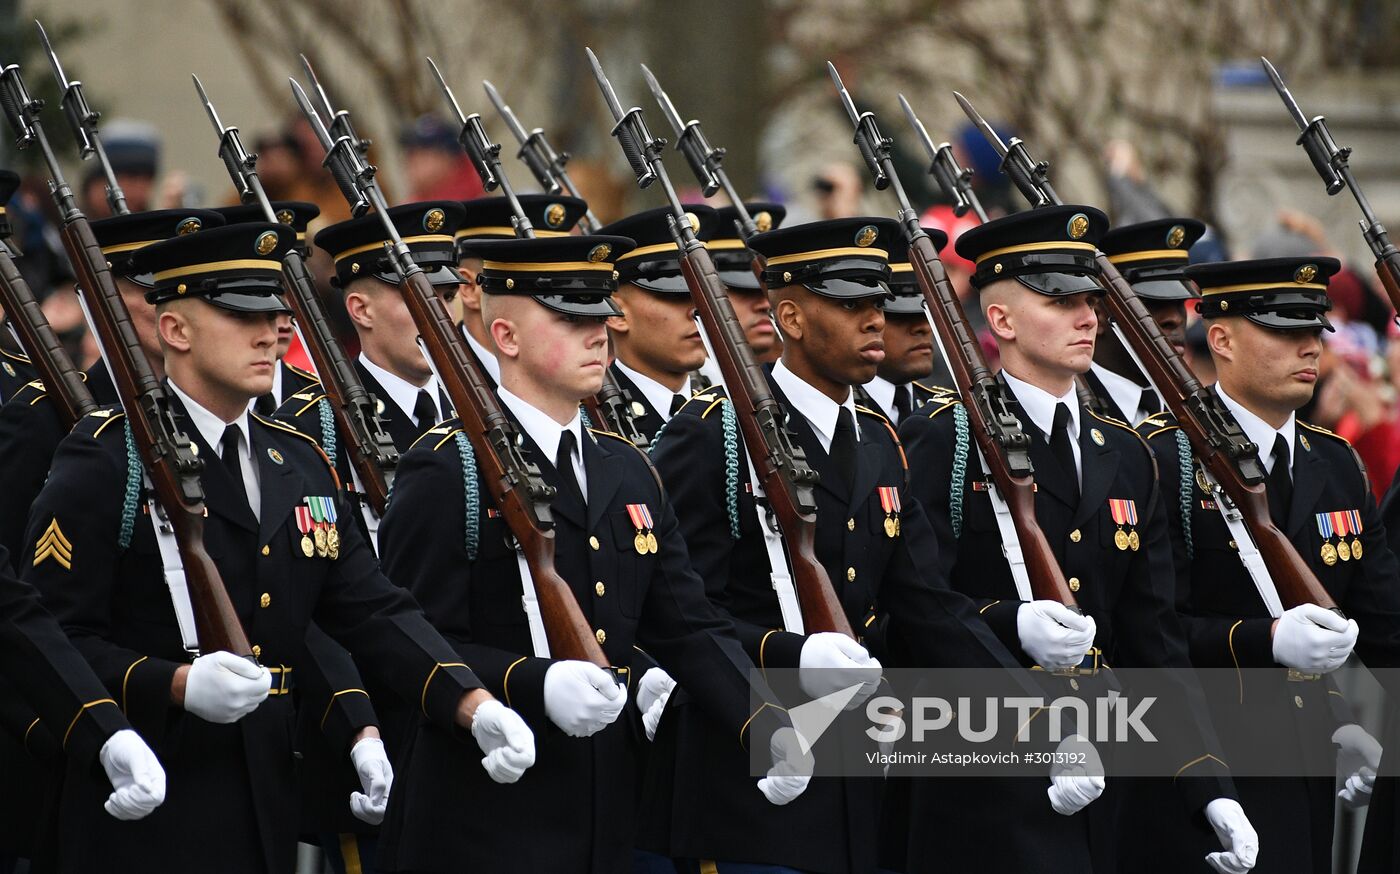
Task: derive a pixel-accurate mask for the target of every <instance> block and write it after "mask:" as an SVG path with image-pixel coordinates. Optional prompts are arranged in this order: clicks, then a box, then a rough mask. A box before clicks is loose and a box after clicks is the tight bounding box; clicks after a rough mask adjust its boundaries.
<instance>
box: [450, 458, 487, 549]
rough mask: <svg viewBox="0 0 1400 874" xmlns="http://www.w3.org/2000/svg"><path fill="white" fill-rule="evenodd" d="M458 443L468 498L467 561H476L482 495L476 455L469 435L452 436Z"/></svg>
mask: <svg viewBox="0 0 1400 874" xmlns="http://www.w3.org/2000/svg"><path fill="white" fill-rule="evenodd" d="M452 439H453V440H454V441H456V443H457V458H458V459H459V460H460V461H461V462H462V489H463V491H465V492H466V497H467V507H466V510H467V524H466V538H467V561H476V547H477V538H478V537H479V535H480V531H481V494H480V490H479V489H478V488H477V484H476V453H474V452H473V451H472V444H471V441H470V440H468V439H467V435H465V434H463V433H462V432H461V431H458V432H457V433H456V434H453V435H452Z"/></svg>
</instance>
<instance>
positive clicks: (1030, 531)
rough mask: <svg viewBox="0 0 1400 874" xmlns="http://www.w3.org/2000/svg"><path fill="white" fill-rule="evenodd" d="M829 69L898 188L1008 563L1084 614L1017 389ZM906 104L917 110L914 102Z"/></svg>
mask: <svg viewBox="0 0 1400 874" xmlns="http://www.w3.org/2000/svg"><path fill="white" fill-rule="evenodd" d="M826 67H827V72H828V73H830V74H831V79H832V81H833V82H834V83H835V84H836V91H837V93H838V94H839V95H840V97H841V105H842V106H844V107H845V109H846V114H847V115H848V116H849V117H850V119H851V124H852V125H854V126H855V130H856V133H855V145H856V148H857V149H858V150H859V151H860V154H861V156H862V157H864V158H865V163H866V166H867V167H869V168H870V172H871V175H872V176H873V177H874V179H875V187H876V188H877V189H885V188H892V189H893V191H894V195H895V200H896V201H897V202H898V204H899V213H898V218H899V224H900V227H901V228H902V229H903V230H904V236H905V239H907V240H908V241H909V263H910V264H911V265H912V266H913V268H914V278H915V280H916V281H917V282H918V283H919V289H920V290H921V291H922V292H923V293H924V300H925V301H926V302H927V303H928V310H929V314H930V315H931V316H932V317H933V325H934V328H935V329H936V330H937V331H938V338H939V345H940V346H941V347H942V349H943V350H944V355H945V358H946V359H947V362H948V371H949V373H951V374H952V375H953V381H954V384H955V385H956V386H957V388H958V393H959V394H960V395H961V396H962V398H963V400H964V402H965V403H964V406H965V408H966V410H967V416H968V420H969V422H970V424H971V428H970V430H971V431H972V434H973V437H974V439H975V440H976V442H977V449H978V452H979V454H980V455H981V456H982V459H983V463H984V464H985V465H986V467H987V470H988V472H989V473H990V475H991V478H992V482H993V483H994V484H995V486H996V491H997V495H998V496H999V497H1000V498H1001V499H1002V500H1004V501H1005V502H1006V505H1007V508H1008V509H1009V511H1010V514H1011V522H1012V525H1013V527H1014V529H1015V541H1014V542H1004V543H1003V548H1004V550H1005V551H1006V553H1007V558H1008V561H1014V558H1015V557H1016V555H1017V551H1018V550H1019V554H1020V558H1021V560H1022V561H1024V563H1025V568H1026V575H1027V577H1028V578H1029V583H1030V589H1031V593H1032V595H1033V596H1034V597H1035V598H1036V599H1039V600H1053V601H1058V602H1060V603H1061V604H1064V605H1065V606H1066V607H1069V608H1070V609H1073V610H1076V611H1078V610H1079V607H1078V603H1077V601H1076V600H1075V597H1074V594H1073V593H1072V592H1071V591H1070V588H1069V583H1068V582H1067V581H1066V580H1065V574H1064V571H1063V569H1061V568H1060V563H1059V561H1058V560H1057V559H1056V558H1055V552H1054V550H1052V549H1051V548H1050V541H1049V540H1048V539H1047V538H1046V537H1045V532H1044V531H1042V530H1041V528H1040V522H1039V521H1038V520H1037V519H1036V516H1035V479H1034V477H1033V474H1034V469H1033V467H1032V465H1031V457H1030V448H1031V439H1030V437H1029V435H1027V434H1026V432H1025V431H1024V430H1023V429H1022V428H1021V423H1020V420H1018V419H1017V418H1016V416H1015V415H1014V414H1013V413H1012V412H1011V410H1010V390H1009V389H1008V388H1007V387H1006V384H1005V383H1002V382H1000V381H999V380H997V378H996V377H995V376H993V375H992V371H991V368H989V367H988V366H987V362H986V359H985V358H984V357H983V356H982V347H981V346H980V345H979V344H978V342H977V337H976V336H975V335H974V334H973V332H972V329H971V328H970V327H969V326H968V323H967V315H966V314H965V313H964V312H963V308H962V301H960V300H958V295H957V292H956V291H954V290H953V285H952V283H951V282H949V281H948V273H947V271H945V270H944V269H943V262H942V261H940V260H939V259H938V252H937V250H935V249H934V247H933V241H932V240H930V239H929V236H928V234H927V233H925V231H924V229H923V228H922V227H921V226H920V225H919V214H918V213H917V212H915V211H914V208H913V206H912V205H910V203H909V197H908V195H906V194H905V193H904V186H903V185H902V184H901V183H900V181H899V176H898V174H897V173H896V172H895V169H894V162H893V160H892V159H891V148H892V147H893V146H894V140H892V139H890V138H888V137H886V136H884V135H882V134H881V133H880V129H879V127H878V126H877V125H876V123H875V114H874V113H872V112H864V113H862V112H859V111H857V109H856V105H855V102H854V101H853V100H852V99H851V95H850V94H849V93H848V92H847V91H846V87H845V85H844V84H842V82H841V76H840V74H839V73H837V72H836V66H835V65H834V64H832V63H831V62H830V61H828V62H827V65H826ZM905 108H906V111H908V112H909V113H910V114H911V115H912V114H913V110H911V109H909V108H908V104H907V103H906V104H905ZM915 121H917V118H915ZM919 127H922V125H919ZM1003 539H1004V540H1009V539H1010V538H1006V537H1004V538H1003Z"/></svg>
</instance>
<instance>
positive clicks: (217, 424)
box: [169, 379, 262, 519]
mask: <svg viewBox="0 0 1400 874" xmlns="http://www.w3.org/2000/svg"><path fill="white" fill-rule="evenodd" d="M169 382H170V388H171V389H173V390H174V392H175V396H176V397H178V398H179V399H180V403H182V404H184V405H185V414H186V415H187V416H189V419H190V422H191V423H193V424H194V427H195V430H196V431H198V432H199V436H200V437H202V438H204V442H205V443H206V444H208V446H209V448H210V449H213V450H214V452H215V454H217V455H218V456H219V457H220V458H223V457H224V446H223V441H224V429H225V428H227V427H228V426H229V425H233V426H235V427H237V428H238V466H239V468H241V469H242V471H243V490H244V491H245V492H247V493H248V507H249V508H250V509H251V510H252V511H253V518H255V519H256V518H261V517H260V515H259V514H260V513H261V512H262V489H260V488H259V487H258V465H257V464H256V463H255V462H254V461H253V440H252V435H250V434H249V433H248V412H247V410H246V409H245V410H244V412H243V414H242V415H240V416H239V417H238V419H237V420H236V421H233V422H225V421H224V420H223V419H220V418H219V417H218V416H216V415H214V414H213V413H211V412H209V410H207V409H205V408H204V407H203V406H201V405H200V404H199V402H198V401H196V400H195V399H194V398H192V397H190V396H189V395H187V394H185V392H184V390H182V389H181V388H180V387H179V386H178V385H176V384H175V380H173V379H172V380H169Z"/></svg>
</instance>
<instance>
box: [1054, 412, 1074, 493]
mask: <svg viewBox="0 0 1400 874" xmlns="http://www.w3.org/2000/svg"><path fill="white" fill-rule="evenodd" d="M1050 453H1051V454H1052V455H1054V456H1055V460H1056V461H1058V462H1059V463H1060V467H1061V468H1063V469H1064V472H1065V473H1067V474H1069V479H1070V482H1072V483H1074V493H1075V495H1078V494H1079V468H1077V467H1075V465H1074V448H1073V447H1072V446H1070V442H1069V407H1068V406H1066V405H1065V404H1056V405H1055V421H1054V423H1053V424H1052V425H1051V426H1050Z"/></svg>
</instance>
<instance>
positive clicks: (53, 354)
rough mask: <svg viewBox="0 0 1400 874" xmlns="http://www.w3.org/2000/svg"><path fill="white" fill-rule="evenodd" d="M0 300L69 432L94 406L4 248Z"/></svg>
mask: <svg viewBox="0 0 1400 874" xmlns="http://www.w3.org/2000/svg"><path fill="white" fill-rule="evenodd" d="M0 299H2V300H3V302H4V305H5V312H6V314H8V316H9V321H10V324H12V325H14V326H15V331H16V332H18V334H19V338H20V342H21V344H22V345H23V346H24V350H25V351H26V352H28V353H29V360H30V361H31V362H33V364H34V368H35V369H36V370H38V371H39V378H40V380H42V381H43V383H44V389H45V391H47V392H48V394H49V396H50V397H51V398H52V399H53V403H54V404H55V408H56V409H57V410H58V416H59V419H60V420H62V422H63V425H64V427H65V428H72V427H73V425H74V424H75V423H76V422H77V421H78V420H79V419H81V418H82V417H83V416H86V415H87V414H88V413H91V412H92V411H93V410H95V409H97V402H96V401H94V400H93V399H92V392H90V391H88V387H87V384H86V383H85V382H83V375H82V372H81V371H79V370H78V368H77V367H76V366H74V364H73V359H72V358H70V357H69V356H68V351H67V350H66V349H64V348H63V343H62V342H60V341H59V339H58V336H57V335H56V334H54V332H53V328H52V327H50V326H49V320H48V319H47V318H46V317H45V316H44V311H43V310H42V309H41V308H40V307H39V301H38V300H36V299H35V298H34V292H33V291H32V290H31V289H30V288H29V283H27V282H25V281H24V277H23V276H22V275H20V272H19V268H18V267H16V266H15V262H14V260H13V259H12V258H11V257H10V255H9V253H8V252H6V251H5V250H4V247H3V246H0Z"/></svg>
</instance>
